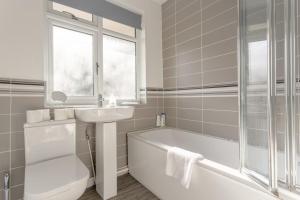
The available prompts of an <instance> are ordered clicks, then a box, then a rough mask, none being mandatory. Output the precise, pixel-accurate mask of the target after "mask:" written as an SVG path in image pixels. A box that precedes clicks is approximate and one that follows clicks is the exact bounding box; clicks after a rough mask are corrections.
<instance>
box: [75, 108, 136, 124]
mask: <svg viewBox="0 0 300 200" xmlns="http://www.w3.org/2000/svg"><path fill="white" fill-rule="evenodd" d="M133 111H134V108H133V107H131V106H119V107H112V108H108V107H107V108H106V107H101V108H100V107H98V108H78V109H76V110H75V114H76V118H77V119H79V120H80V121H83V122H90V123H98V122H102V123H103V122H106V123H108V122H116V121H119V120H124V119H129V118H132V116H133Z"/></svg>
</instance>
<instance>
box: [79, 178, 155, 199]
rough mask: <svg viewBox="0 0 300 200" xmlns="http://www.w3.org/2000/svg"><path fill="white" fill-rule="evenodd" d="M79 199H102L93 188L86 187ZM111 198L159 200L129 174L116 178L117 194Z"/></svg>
mask: <svg viewBox="0 0 300 200" xmlns="http://www.w3.org/2000/svg"><path fill="white" fill-rule="evenodd" d="M79 200H102V198H101V197H100V196H99V195H98V194H97V192H96V190H95V188H94V187H93V188H91V189H88V190H87V191H86V192H85V193H84V195H83V196H82V197H81V198H80V199H79ZM111 200H159V198H157V197H156V196H155V195H154V194H153V193H151V192H150V191H149V190H147V189H146V188H145V187H144V186H143V185H141V184H140V183H139V182H137V181H136V180H135V179H134V178H133V177H132V176H130V175H129V174H127V175H123V176H121V177H119V178H118V196H116V197H114V198H112V199H111Z"/></svg>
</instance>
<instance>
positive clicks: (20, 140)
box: [0, 79, 163, 200]
mask: <svg viewBox="0 0 300 200" xmlns="http://www.w3.org/2000/svg"><path fill="white" fill-rule="evenodd" d="M43 85H44V83H43V82H37V81H24V80H21V81H20V80H18V81H17V80H4V79H2V80H0V200H3V175H4V173H5V172H9V173H10V174H11V182H10V184H11V200H17V199H22V197H23V191H24V169H25V153H24V128H23V125H24V123H25V121H26V114H25V113H26V110H32V109H40V108H44V86H43ZM162 111H163V99H162V95H161V94H158V95H151V94H149V98H148V99H147V104H143V105H138V106H136V110H135V113H134V118H133V119H130V120H124V121H121V122H119V123H118V124H117V132H118V135H117V140H118V141H117V145H118V146H117V148H118V149H117V157H118V169H119V170H120V169H122V168H125V167H126V166H127V139H126V133H127V132H129V131H134V130H141V129H148V128H153V127H154V126H155V117H156V113H161V112H162ZM76 130H77V135H76V153H77V155H78V157H79V158H80V159H81V160H82V161H83V162H84V163H85V165H86V166H87V167H88V168H89V169H90V174H91V175H92V164H91V159H90V155H89V150H88V145H87V140H86V138H85V132H86V130H87V131H88V134H89V135H90V142H91V145H92V151H93V156H94V158H95V125H93V124H87V123H83V122H79V121H77V124H76Z"/></svg>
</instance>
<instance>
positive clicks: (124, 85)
mask: <svg viewBox="0 0 300 200" xmlns="http://www.w3.org/2000/svg"><path fill="white" fill-rule="evenodd" d="M103 63H104V69H103V82H104V85H103V90H104V97H105V98H109V97H110V96H112V95H113V96H115V97H116V98H117V99H126V100H134V99H136V76H135V73H136V71H135V43H134V42H130V41H126V40H122V39H119V38H115V37H111V36H108V35H104V36H103Z"/></svg>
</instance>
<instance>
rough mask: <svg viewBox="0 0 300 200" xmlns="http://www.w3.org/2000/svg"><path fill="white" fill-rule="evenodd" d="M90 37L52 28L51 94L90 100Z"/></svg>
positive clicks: (91, 46) (55, 27)
mask: <svg viewBox="0 0 300 200" xmlns="http://www.w3.org/2000/svg"><path fill="white" fill-rule="evenodd" d="M93 77H94V76H93V36H92V35H90V34H86V33H82V32H78V31H73V30H70V29H66V28H61V27H58V26H53V90H54V91H61V92H64V93H65V94H66V95H67V96H93V95H94V92H93V88H94V78H93Z"/></svg>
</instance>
